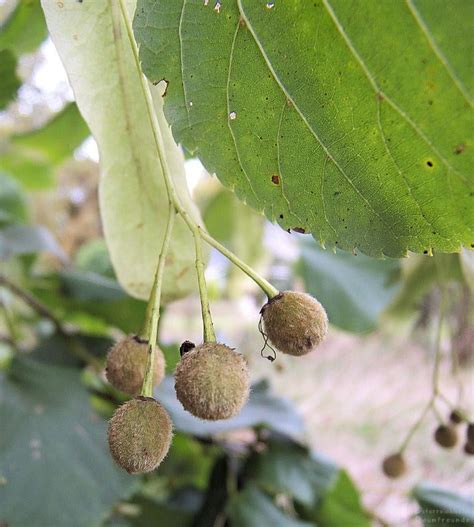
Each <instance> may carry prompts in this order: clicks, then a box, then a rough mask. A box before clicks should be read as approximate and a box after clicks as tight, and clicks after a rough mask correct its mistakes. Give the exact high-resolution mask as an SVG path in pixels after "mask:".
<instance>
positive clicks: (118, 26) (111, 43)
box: [42, 0, 199, 301]
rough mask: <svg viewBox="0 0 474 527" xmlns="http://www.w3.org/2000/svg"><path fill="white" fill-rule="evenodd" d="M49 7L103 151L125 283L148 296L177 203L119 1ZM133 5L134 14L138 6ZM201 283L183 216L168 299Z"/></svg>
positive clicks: (180, 187)
mask: <svg viewBox="0 0 474 527" xmlns="http://www.w3.org/2000/svg"><path fill="white" fill-rule="evenodd" d="M42 5H43V9H44V11H45V14H46V20H47V24H48V28H49V31H50V34H51V36H52V39H53V41H54V43H55V45H56V47H57V49H58V52H59V54H60V57H61V59H62V61H63V63H64V65H65V68H66V71H67V73H68V76H69V80H70V82H71V86H72V88H73V90H74V94H75V97H76V101H77V105H78V107H79V109H80V111H81V113H82V115H83V116H84V118H85V120H86V122H87V123H88V125H89V127H90V129H91V132H92V134H93V136H94V137H95V139H96V141H97V143H98V146H99V152H100V164H101V180H100V187H99V197H100V209H101V216H102V222H103V228H104V234H105V238H106V242H107V245H108V248H109V252H110V255H111V260H112V263H113V266H114V269H115V272H116V274H117V278H118V280H119V282H120V283H121V285H122V286H123V287H124V288H125V290H126V291H127V292H128V293H129V294H131V295H133V296H135V297H138V298H142V299H146V298H148V296H149V293H150V289H151V285H152V282H153V277H154V273H155V270H156V264H157V260H158V255H159V251H160V247H161V244H162V241H163V237H164V230H165V224H166V218H167V215H168V210H169V203H168V197H167V193H166V189H165V185H164V180H163V177H162V173H161V168H160V161H159V158H158V153H157V150H156V145H155V143H154V140H153V133H152V128H151V123H150V119H149V116H148V114H147V111H146V105H145V99H144V96H143V92H142V88H141V85H140V78H139V74H140V73H139V71H138V69H137V67H136V64H135V62H134V58H133V53H132V48H131V46H130V42H129V40H128V36H127V33H126V28H125V25H124V22H123V20H122V18H121V14H120V7H119V3H118V2H113V1H112V0H98V1H95V2H77V1H75V0H66V1H63V2H51V1H47V0H44V1H43V3H42ZM127 6H128V8H129V11H130V13H131V14H133V12H134V9H135V2H134V1H133V0H130V1H128V2H127ZM151 89H152V93H153V97H154V102H155V107H156V112H157V115H158V119H159V121H160V124H161V130H162V134H163V136H164V142H165V146H166V160H167V162H168V164H169V166H170V169H171V172H172V176H173V178H174V181H175V184H176V187H177V191H178V193H179V195H180V197H181V200H182V201H183V202H184V204H185V206H186V208H187V209H188V212H189V213H190V214H191V215H192V216H194V217H195V219H197V220H199V218H198V213H197V210H196V209H195V208H193V205H192V204H191V200H190V197H189V195H188V191H187V188H186V181H185V174H184V160H183V155H182V152H181V150H180V149H179V148H178V147H177V146H176V144H175V142H174V140H173V138H172V135H171V133H170V130H169V126H168V125H167V123H166V121H165V119H164V116H163V109H162V107H163V102H162V93H163V91H162V90H163V87H162V86H156V87H155V86H151ZM194 286H195V275H194V252H193V243H192V237H191V235H190V233H189V230H188V229H187V227H186V225H185V224H184V222H183V221H182V220H181V218H178V219H177V221H176V223H175V228H174V232H173V237H172V242H171V246H170V251H169V254H168V256H167V260H166V268H165V281H164V284H163V298H164V301H168V300H171V299H175V298H179V297H182V296H184V295H186V294H188V293H189V292H190V291H191V290H193V289H194Z"/></svg>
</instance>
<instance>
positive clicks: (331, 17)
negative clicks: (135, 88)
mask: <svg viewBox="0 0 474 527" xmlns="http://www.w3.org/2000/svg"><path fill="white" fill-rule="evenodd" d="M473 13H474V4H473V3H472V2H469V1H454V0H451V1H448V2H441V1H440V2H435V3H434V2H433V0H412V1H410V2H399V1H390V0H387V1H380V0H366V1H364V2H351V1H348V0H325V1H316V2H314V1H313V2H310V1H309V0H307V1H303V0H300V1H297V0H293V1H290V0H276V1H275V2H267V1H266V0H259V1H257V0H227V1H225V2H223V1H221V2H204V1H199V0H196V1H185V0H182V1H175V2H166V1H163V0H161V1H159V0H140V1H139V3H138V8H137V12H136V18H135V21H134V31H135V35H136V38H137V40H138V42H139V43H140V58H141V61H142V67H143V70H144V72H145V74H146V75H147V76H148V78H149V79H150V80H151V81H152V82H156V81H159V80H161V79H163V78H164V79H166V80H167V81H168V82H169V84H168V91H167V96H166V99H165V110H166V116H167V118H168V120H169V122H170V124H171V127H172V130H173V134H174V136H175V138H176V140H177V141H178V142H179V143H182V144H184V145H185V147H186V148H187V149H188V150H189V151H191V152H193V153H195V155H197V156H199V158H200V160H201V161H202V163H203V164H204V166H205V167H206V169H207V170H208V172H209V173H215V174H216V175H217V176H218V177H219V178H220V179H221V181H222V182H223V183H224V184H225V185H226V186H227V187H229V188H231V189H232V190H234V191H235V193H236V195H237V196H238V197H239V198H240V199H242V200H245V201H246V202H247V203H249V204H250V205H251V206H252V207H254V208H255V209H257V210H258V211H264V212H265V214H266V216H267V217H268V218H269V219H270V220H272V221H277V222H278V223H280V225H281V226H282V227H284V228H285V229H288V228H295V227H296V228H298V229H304V230H305V231H306V232H312V233H313V235H314V237H315V238H316V239H317V240H319V241H321V242H322V243H323V244H325V245H326V246H328V247H330V248H333V247H339V248H341V249H345V250H348V251H352V249H353V248H354V247H357V248H360V250H361V251H363V252H364V253H366V254H370V255H371V256H376V257H380V256H382V254H385V255H387V256H391V257H400V256H402V255H404V254H406V252H407V250H410V251H413V252H418V253H423V252H424V251H427V252H428V253H429V252H431V250H432V249H433V251H435V250H436V251H438V250H439V251H443V252H455V251H458V250H459V249H460V247H461V244H464V245H465V246H469V244H471V243H473V225H474V207H473V204H472V201H473V194H472V190H473V178H472V165H473V149H472V146H471V145H472V131H473V127H472V121H473V99H474V87H473V80H472V79H473V78H474V77H473V75H472V64H471V62H470V57H472V55H473V42H474V39H472V38H471V37H472V33H473V31H472V18H473ZM454 116H455V117H454Z"/></svg>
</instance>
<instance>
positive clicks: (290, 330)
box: [260, 291, 328, 356]
mask: <svg viewBox="0 0 474 527" xmlns="http://www.w3.org/2000/svg"><path fill="white" fill-rule="evenodd" d="M260 313H261V314H262V319H263V325H264V330H265V334H266V336H267V337H268V338H269V340H270V342H271V343H272V344H273V345H274V346H275V347H276V348H277V349H279V350H280V351H281V352H283V353H288V354H289V355H296V356H300V355H306V354H307V353H310V352H311V351H314V350H315V349H316V348H317V347H318V346H319V344H320V343H321V342H322V341H323V340H324V338H325V337H326V335H327V332H328V317H327V314H326V311H325V309H324V307H323V306H322V305H321V304H320V303H319V302H318V301H317V300H316V299H315V298H313V297H312V296H311V295H308V294H306V293H298V292H296V291H283V293H280V294H278V295H277V296H275V297H274V298H272V299H271V300H269V301H268V302H267V303H266V304H265V305H264V306H263V307H262V309H261V310H260Z"/></svg>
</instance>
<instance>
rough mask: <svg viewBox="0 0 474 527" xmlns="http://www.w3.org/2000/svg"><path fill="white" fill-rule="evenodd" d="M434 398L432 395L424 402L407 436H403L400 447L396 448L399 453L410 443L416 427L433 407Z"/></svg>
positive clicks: (418, 426)
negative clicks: (424, 404)
mask: <svg viewBox="0 0 474 527" xmlns="http://www.w3.org/2000/svg"><path fill="white" fill-rule="evenodd" d="M434 400H435V397H434V395H433V396H432V397H431V398H430V400H429V401H428V403H427V404H426V406H425V408H424V409H423V411H422V412H421V414H420V416H419V417H418V419H417V420H416V421H415V423H414V424H413V426H412V427H411V428H410V430H409V432H408V434H407V436H406V437H405V439H404V440H403V442H402V444H401V446H400V448H399V449H398V451H399V452H400V454H403V452H404V450H405V449H406V448H407V446H408V444H409V443H410V441H411V439H412V437H413V436H414V435H415V433H416V431H417V430H418V428H420V426H421V423H422V422H423V420H424V419H425V417H426V415H427V414H428V412H429V411H430V410H431V408H432V407H433V403H434Z"/></svg>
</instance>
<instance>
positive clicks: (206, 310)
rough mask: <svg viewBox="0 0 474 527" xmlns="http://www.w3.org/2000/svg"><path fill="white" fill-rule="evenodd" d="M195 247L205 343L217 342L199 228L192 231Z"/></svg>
mask: <svg viewBox="0 0 474 527" xmlns="http://www.w3.org/2000/svg"><path fill="white" fill-rule="evenodd" d="M192 233H193V237H194V245H195V248H196V273H197V278H198V285H199V296H200V297H201V314H202V325H203V329H204V342H215V341H216V334H215V332H214V325H213V323H212V317H211V309H210V307H209V297H208V295H207V287H206V277H205V276H204V262H203V258H202V243H201V236H200V234H199V228H197V229H195V230H193V231H192Z"/></svg>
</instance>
